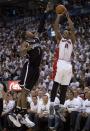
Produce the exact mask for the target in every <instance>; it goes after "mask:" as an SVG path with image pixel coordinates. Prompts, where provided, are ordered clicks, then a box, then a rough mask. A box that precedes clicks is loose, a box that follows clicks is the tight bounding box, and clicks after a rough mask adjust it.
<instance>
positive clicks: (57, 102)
mask: <svg viewBox="0 0 90 131" xmlns="http://www.w3.org/2000/svg"><path fill="white" fill-rule="evenodd" d="M59 104H60V100H59V98H58V97H55V101H54V106H55V105H59Z"/></svg>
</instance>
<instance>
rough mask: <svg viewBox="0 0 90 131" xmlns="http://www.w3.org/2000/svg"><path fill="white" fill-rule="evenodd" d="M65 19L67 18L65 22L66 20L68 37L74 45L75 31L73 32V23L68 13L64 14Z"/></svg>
mask: <svg viewBox="0 0 90 131" xmlns="http://www.w3.org/2000/svg"><path fill="white" fill-rule="evenodd" d="M66 17H67V20H68V25H69V30H70V37H71V40H72V43H73V44H74V43H75V40H76V38H75V31H74V23H73V22H72V20H71V18H70V16H69V13H68V12H66Z"/></svg>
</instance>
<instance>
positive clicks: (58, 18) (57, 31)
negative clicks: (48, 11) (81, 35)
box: [53, 14, 62, 43]
mask: <svg viewBox="0 0 90 131" xmlns="http://www.w3.org/2000/svg"><path fill="white" fill-rule="evenodd" d="M60 17H61V14H57V17H56V20H55V23H54V24H53V28H54V31H55V34H56V40H57V43H59V42H60V40H61V38H62V36H61V32H60V27H59V21H60Z"/></svg>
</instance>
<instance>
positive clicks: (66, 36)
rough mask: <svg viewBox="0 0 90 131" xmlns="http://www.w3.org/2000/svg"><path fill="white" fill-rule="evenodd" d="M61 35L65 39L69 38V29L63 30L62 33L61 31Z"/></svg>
mask: <svg viewBox="0 0 90 131" xmlns="http://www.w3.org/2000/svg"><path fill="white" fill-rule="evenodd" d="M63 37H64V38H65V39H69V38H70V31H69V30H65V31H64V33H63Z"/></svg>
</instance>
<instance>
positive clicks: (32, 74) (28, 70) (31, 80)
mask: <svg viewBox="0 0 90 131" xmlns="http://www.w3.org/2000/svg"><path fill="white" fill-rule="evenodd" d="M38 78H39V67H33V66H32V65H31V64H30V63H29V62H26V63H25V64H24V66H23V68H22V71H21V76H20V81H19V85H20V86H21V87H24V88H25V89H27V90H32V88H33V87H34V86H35V84H36V83H37V81H38Z"/></svg>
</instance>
